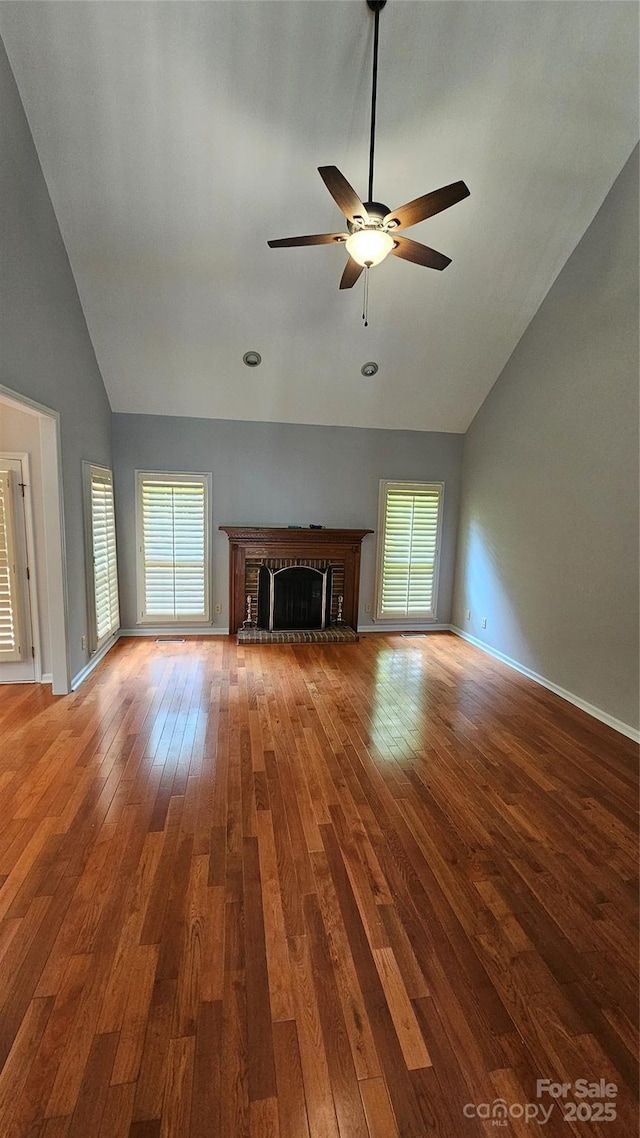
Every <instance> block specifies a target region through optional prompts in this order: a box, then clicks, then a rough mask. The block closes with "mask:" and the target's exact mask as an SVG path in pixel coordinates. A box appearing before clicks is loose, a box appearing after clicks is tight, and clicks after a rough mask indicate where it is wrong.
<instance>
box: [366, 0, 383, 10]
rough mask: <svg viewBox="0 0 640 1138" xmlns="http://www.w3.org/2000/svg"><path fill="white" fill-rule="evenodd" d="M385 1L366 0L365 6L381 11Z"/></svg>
mask: <svg viewBox="0 0 640 1138" xmlns="http://www.w3.org/2000/svg"><path fill="white" fill-rule="evenodd" d="M386 2H387V0H367V8H370V9H371V11H372V12H381V11H382V9H383V8H384V6H385V4H386Z"/></svg>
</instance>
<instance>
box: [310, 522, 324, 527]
mask: <svg viewBox="0 0 640 1138" xmlns="http://www.w3.org/2000/svg"><path fill="white" fill-rule="evenodd" d="M309 529H324V526H314V524H313V522H312V523H311V525H310V526H309Z"/></svg>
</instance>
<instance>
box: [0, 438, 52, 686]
mask: <svg viewBox="0 0 640 1138" xmlns="http://www.w3.org/2000/svg"><path fill="white" fill-rule="evenodd" d="M1 457H2V458H9V459H17V461H18V462H19V463H20V465H21V467H22V479H23V482H24V483H25V487H26V491H27V492H26V494H25V493H23V496H22V503H23V509H24V532H25V539H26V544H27V565H28V567H29V580H28V582H27V592H28V594H29V615H30V617H31V629H30V633H31V636H30V639H31V645H32V646H33V682H34V683H36V684H40V683H42V646H41V639H40V613H39V611H38V590H37V588H36V542H35V531H34V524H33V501H32V497H31V492H32V485H31V466H30V463H29V455H28V454H27V452H26V451H6V450H3V451H2V454H1Z"/></svg>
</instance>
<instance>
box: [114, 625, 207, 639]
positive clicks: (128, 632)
mask: <svg viewBox="0 0 640 1138" xmlns="http://www.w3.org/2000/svg"><path fill="white" fill-rule="evenodd" d="M228 635H229V629H228V628H213V627H212V626H211V625H210V624H205V625H203V626H202V627H201V628H199V627H197V626H196V627H195V628H194V626H193V625H192V624H190V625H183V626H178V627H176V626H175V625H172V626H171V628H167V627H166V626H165V627H164V628H161V627H158V628H156V627H155V626H151V625H140V627H136V628H121V629H120V636H154V637H155V636H167V637H171V636H228Z"/></svg>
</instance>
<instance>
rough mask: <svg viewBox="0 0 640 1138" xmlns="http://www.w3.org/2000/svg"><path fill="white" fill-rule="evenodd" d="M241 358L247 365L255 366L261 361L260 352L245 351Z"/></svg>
mask: <svg viewBox="0 0 640 1138" xmlns="http://www.w3.org/2000/svg"><path fill="white" fill-rule="evenodd" d="M242 359H243V361H244V363H246V365H247V367H257V366H258V364H260V363H262V356H261V355H260V352H245V353H244V355H243V357H242Z"/></svg>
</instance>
